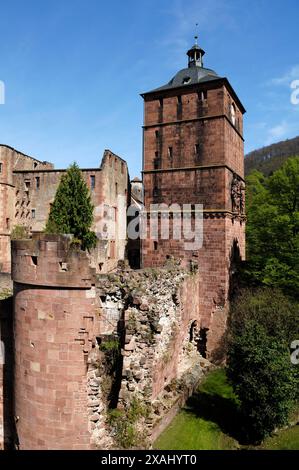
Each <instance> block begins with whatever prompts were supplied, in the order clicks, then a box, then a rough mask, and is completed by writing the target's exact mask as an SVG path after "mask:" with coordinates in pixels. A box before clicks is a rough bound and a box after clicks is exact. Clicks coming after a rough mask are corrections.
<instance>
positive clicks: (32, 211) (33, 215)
mask: <svg viewBox="0 0 299 470" xmlns="http://www.w3.org/2000/svg"><path fill="white" fill-rule="evenodd" d="M31 218H32V219H35V209H32V210H31Z"/></svg>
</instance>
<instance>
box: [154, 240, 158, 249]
mask: <svg viewBox="0 0 299 470" xmlns="http://www.w3.org/2000/svg"><path fill="white" fill-rule="evenodd" d="M157 249H158V242H154V250H155V251H157Z"/></svg>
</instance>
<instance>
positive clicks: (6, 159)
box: [0, 145, 128, 273]
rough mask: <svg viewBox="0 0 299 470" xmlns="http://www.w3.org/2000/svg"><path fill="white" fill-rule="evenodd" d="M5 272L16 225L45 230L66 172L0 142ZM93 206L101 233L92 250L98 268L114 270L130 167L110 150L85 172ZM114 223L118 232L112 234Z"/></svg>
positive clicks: (1, 267) (122, 239) (0, 253)
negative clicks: (99, 163) (61, 179)
mask: <svg viewBox="0 0 299 470" xmlns="http://www.w3.org/2000/svg"><path fill="white" fill-rule="evenodd" d="M0 168H1V171H0V273H1V272H7V273H9V272H10V271H11V266H10V261H11V259H10V236H11V233H12V231H13V229H14V227H16V226H23V227H25V228H26V229H27V230H28V232H33V233H34V232H41V231H43V230H44V228H45V225H46V221H47V218H48V215H49V211H50V206H51V203H52V202H53V201H54V198H55V193H56V190H57V187H58V185H59V182H60V178H61V176H62V175H63V174H64V173H65V171H66V170H57V169H54V167H53V165H52V164H51V163H48V162H40V161H39V160H37V159H35V158H32V157H29V156H27V155H24V154H22V153H20V152H18V151H16V150H14V149H13V148H11V147H8V146H5V145H0ZM82 176H83V178H84V180H85V182H86V184H87V186H88V188H89V189H90V192H91V200H92V203H93V205H94V223H93V226H92V229H93V230H94V231H95V232H96V233H97V235H98V237H99V244H98V247H97V249H96V250H93V252H92V253H91V258H92V262H93V267H94V268H95V269H96V271H97V272H100V271H102V272H109V271H111V270H112V269H114V268H115V267H116V265H117V261H118V260H119V259H124V256H125V244H126V233H125V229H126V208H127V198H128V168H127V164H126V162H125V161H124V160H122V159H121V158H120V157H118V156H117V155H115V154H113V153H112V152H111V151H110V150H105V152H104V155H103V159H102V162H101V165H100V167H99V168H89V169H84V170H82ZM111 222H113V223H115V230H114V233H113V232H112V233H111V232H110V233H109V232H108V228H109V227H108V226H109V224H110V223H111Z"/></svg>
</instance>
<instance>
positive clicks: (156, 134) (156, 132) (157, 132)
mask: <svg viewBox="0 0 299 470" xmlns="http://www.w3.org/2000/svg"><path fill="white" fill-rule="evenodd" d="M155 136H156V139H158V138H159V131H155Z"/></svg>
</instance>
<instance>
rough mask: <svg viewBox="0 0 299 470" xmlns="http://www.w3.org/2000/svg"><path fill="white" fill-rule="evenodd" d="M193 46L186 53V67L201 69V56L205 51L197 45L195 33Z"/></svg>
mask: <svg viewBox="0 0 299 470" xmlns="http://www.w3.org/2000/svg"><path fill="white" fill-rule="evenodd" d="M195 26H196V28H198V23H196V25H195ZM194 39H195V44H194V46H193V47H191V49H189V51H188V52H187V56H188V67H203V60H202V58H203V56H204V54H205V51H204V50H203V49H202V48H201V47H200V46H199V45H198V43H197V40H198V35H197V32H196V34H195V36H194Z"/></svg>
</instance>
